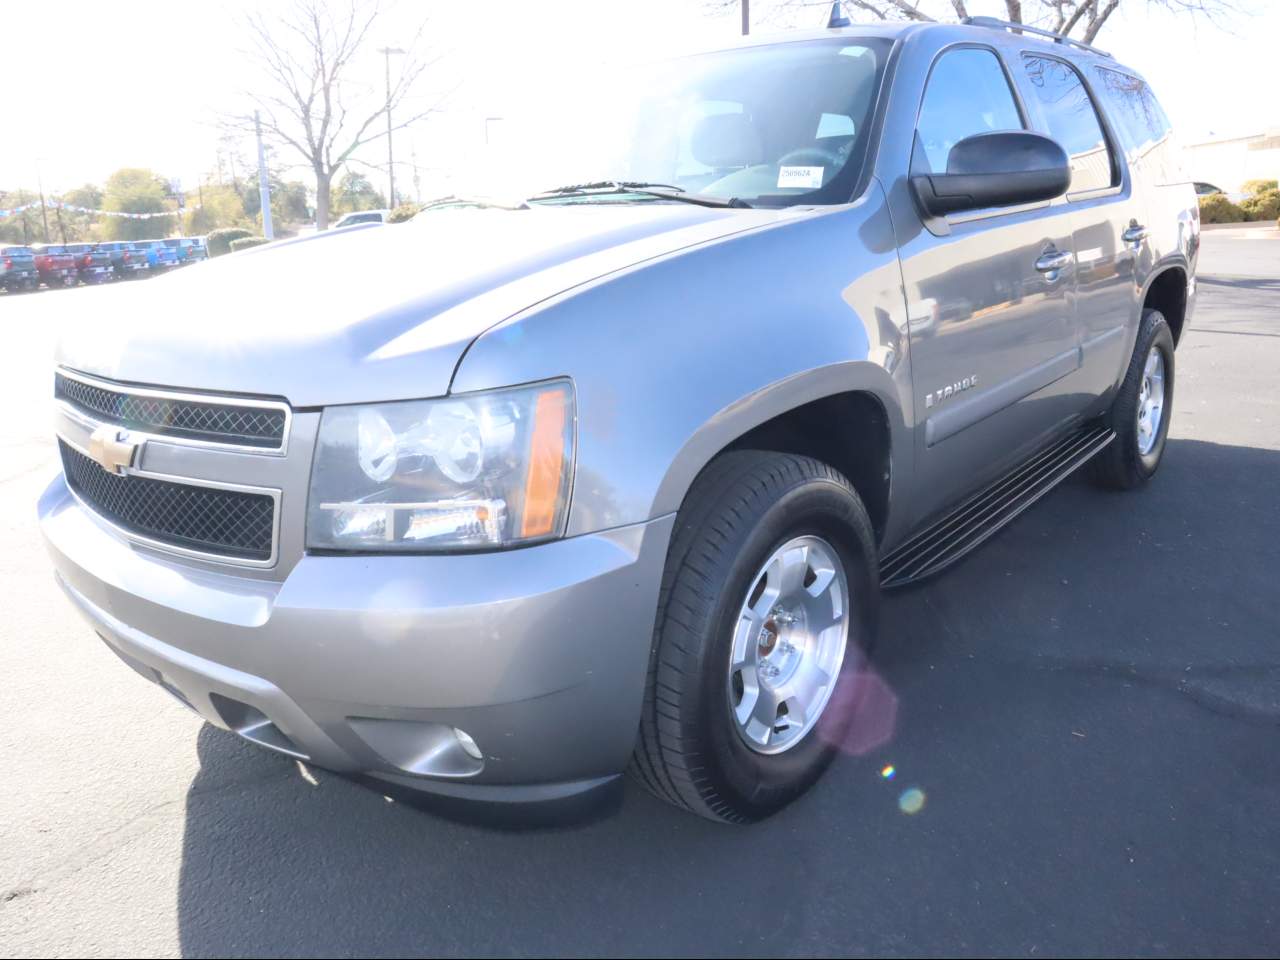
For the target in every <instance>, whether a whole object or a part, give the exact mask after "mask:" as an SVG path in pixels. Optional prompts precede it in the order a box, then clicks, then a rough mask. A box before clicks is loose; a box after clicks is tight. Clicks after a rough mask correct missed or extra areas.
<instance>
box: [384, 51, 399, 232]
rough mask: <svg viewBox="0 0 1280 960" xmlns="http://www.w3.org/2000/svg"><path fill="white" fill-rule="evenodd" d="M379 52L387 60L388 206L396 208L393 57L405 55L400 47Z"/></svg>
mask: <svg viewBox="0 0 1280 960" xmlns="http://www.w3.org/2000/svg"><path fill="white" fill-rule="evenodd" d="M378 52H379V53H380V54H382V55H383V56H384V57H386V60H387V206H389V207H390V208H391V209H392V210H394V209H395V207H396V168H395V160H394V159H393V158H392V155H391V55H392V54H393V53H394V54H403V53H404V51H403V50H401V49H400V48H399V47H381V48H379V50H378Z"/></svg>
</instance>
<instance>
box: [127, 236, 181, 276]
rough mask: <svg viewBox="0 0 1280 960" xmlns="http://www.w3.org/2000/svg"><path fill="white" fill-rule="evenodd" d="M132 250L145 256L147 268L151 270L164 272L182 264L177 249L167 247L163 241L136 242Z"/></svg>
mask: <svg viewBox="0 0 1280 960" xmlns="http://www.w3.org/2000/svg"><path fill="white" fill-rule="evenodd" d="M134 248H135V249H138V250H141V251H142V252H143V253H144V254H146V257H147V266H149V267H150V268H151V269H152V270H166V269H168V268H170V267H176V266H178V265H179V264H180V263H181V262H182V261H181V260H179V259H178V249H177V247H170V246H167V245H166V244H165V242H164V241H163V240H137V241H135V242H134Z"/></svg>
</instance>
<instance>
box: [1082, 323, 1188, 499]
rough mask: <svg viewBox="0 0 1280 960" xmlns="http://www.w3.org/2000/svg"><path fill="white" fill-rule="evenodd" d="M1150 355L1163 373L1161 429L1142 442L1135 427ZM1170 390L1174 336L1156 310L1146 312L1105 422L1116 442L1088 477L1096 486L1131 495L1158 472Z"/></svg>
mask: <svg viewBox="0 0 1280 960" xmlns="http://www.w3.org/2000/svg"><path fill="white" fill-rule="evenodd" d="M1153 351H1155V352H1156V353H1158V354H1159V357H1160V365H1161V366H1162V368H1163V370H1162V372H1163V377H1162V382H1161V384H1160V385H1159V389H1161V390H1162V399H1161V405H1160V413H1159V425H1158V427H1157V429H1155V430H1154V431H1153V432H1152V434H1151V435H1150V436H1149V438H1148V437H1144V434H1143V430H1142V428H1141V426H1140V423H1139V408H1140V406H1141V405H1142V397H1143V386H1144V382H1145V381H1147V365H1148V360H1149V358H1150V357H1151V355H1152V352H1153ZM1173 384H1174V351H1173V334H1172V332H1171V331H1170V330H1169V324H1168V323H1166V322H1165V319H1164V315H1163V314H1162V313H1161V312H1160V311H1159V310H1144V311H1143V313H1142V325H1141V326H1140V327H1139V329H1138V339H1137V342H1136V343H1135V344H1134V347H1133V356H1132V357H1131V358H1130V360H1129V368H1128V370H1126V371H1125V376H1124V380H1123V382H1122V383H1121V384H1120V390H1119V391H1118V392H1117V393H1116V397H1115V400H1113V401H1112V403H1111V408H1110V409H1109V410H1108V411H1107V413H1106V415H1105V417H1104V421H1105V422H1106V424H1107V426H1109V427H1110V428H1111V429H1112V430H1113V431H1114V432H1115V435H1116V438H1115V440H1113V441H1112V442H1111V443H1110V444H1108V445H1107V446H1106V448H1104V449H1103V450H1102V452H1101V453H1099V454H1098V455H1097V456H1096V457H1094V459H1093V461H1092V463H1091V464H1090V475H1091V478H1092V479H1093V481H1094V482H1095V483H1096V484H1098V485H1099V486H1101V487H1104V488H1106V489H1108V490H1135V489H1137V488H1138V487H1141V486H1143V485H1145V484H1146V482H1147V481H1148V480H1150V479H1151V478H1152V476H1154V475H1155V472H1156V470H1158V469H1159V468H1160V461H1161V459H1162V458H1163V456H1164V448H1165V441H1166V440H1167V439H1168V436H1169V420H1170V418H1171V417H1172V415H1173ZM1147 444H1149V446H1147ZM1144 446H1146V449H1145V450H1144Z"/></svg>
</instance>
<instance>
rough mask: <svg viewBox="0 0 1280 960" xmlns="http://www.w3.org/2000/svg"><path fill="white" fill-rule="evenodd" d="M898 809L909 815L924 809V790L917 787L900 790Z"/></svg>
mask: <svg viewBox="0 0 1280 960" xmlns="http://www.w3.org/2000/svg"><path fill="white" fill-rule="evenodd" d="M898 809H899V810H901V811H902V812H903V813H905V814H907V815H908V816H910V815H911V814H914V813H919V812H920V811H921V810H923V809H924V791H923V790H921V789H920V788H919V787H911V788H909V789H907V790H903V791H902V796H900V797H899V798H898Z"/></svg>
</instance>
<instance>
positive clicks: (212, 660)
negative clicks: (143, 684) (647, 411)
mask: <svg viewBox="0 0 1280 960" xmlns="http://www.w3.org/2000/svg"><path fill="white" fill-rule="evenodd" d="M39 515H40V525H41V529H42V532H43V534H44V538H45V542H46V545H47V547H48V549H49V553H50V555H51V556H52V558H53V562H54V566H55V569H56V574H57V579H58V581H59V583H60V584H61V585H62V587H63V588H64V589H65V591H66V592H67V594H68V596H69V597H70V598H71V600H72V602H73V603H74V604H75V606H76V607H77V609H78V610H79V611H80V612H81V613H82V614H83V615H84V616H85V618H86V619H87V620H88V621H89V623H90V624H91V625H92V627H93V628H94V630H95V631H96V632H97V633H98V634H99V636H101V637H102V639H103V640H105V641H106V643H107V644H108V646H110V647H111V649H112V650H113V651H115V652H116V653H117V654H118V655H120V657H121V658H122V659H124V660H125V662H126V663H128V664H129V665H130V666H132V667H133V668H134V669H135V670H137V671H138V672H139V673H140V674H142V675H143V676H144V677H146V678H147V679H149V680H151V681H153V682H155V683H158V684H159V685H161V686H163V687H165V688H166V689H167V690H169V692H170V693H172V694H174V695H175V696H177V697H178V698H179V699H180V700H181V701H183V702H184V703H186V704H187V706H189V707H191V709H193V710H194V711H195V712H197V713H198V714H200V715H201V716H202V717H204V718H205V719H206V720H208V721H209V722H211V723H214V724H216V725H218V726H220V727H224V728H227V729H231V730H234V731H235V732H237V733H239V734H240V735H241V736H243V737H245V738H246V739H249V740H253V741H254V742H257V743H259V744H261V745H263V746H266V747H269V748H271V749H275V750H278V751H280V752H283V753H286V754H289V755H292V756H297V757H300V758H305V759H307V760H309V761H311V762H314V763H315V764H316V765H318V766H322V767H327V768H330V769H334V770H340V771H349V772H359V773H366V774H370V775H373V776H376V777H380V778H383V779H386V780H390V781H394V782H397V783H400V784H403V785H408V786H412V787H416V788H419V789H424V790H428V791H433V792H438V793H445V794H450V795H454V796H463V797H470V798H476V799H482V798H490V799H497V800H520V799H530V800H533V799H550V798H554V797H557V796H563V795H567V794H571V793H575V792H578V791H580V790H585V789H590V788H591V787H594V786H596V785H597V784H598V783H600V782H601V781H602V780H603V779H607V778H609V777H612V776H614V775H616V774H618V773H620V772H621V771H622V770H623V769H624V767H625V766H626V763H627V760H628V757H629V756H630V753H631V749H632V746H633V744H634V741H635V735H636V728H637V724H638V722H639V716H640V706H641V699H642V696H643V686H644V679H645V674H646V670H647V666H648V657H649V648H650V642H651V636H652V632H653V621H654V615H655V610H656V606H657V597H658V586H659V581H660V579H661V575H662V567H663V563H664V561H665V557H666V550H667V544H668V540H669V537H670V532H671V526H672V523H673V518H672V517H671V516H667V517H663V518H659V519H657V520H653V521H650V522H648V523H643V524H637V525H634V526H628V527H621V528H617V529H614V530H610V531H605V532H602V533H598V534H594V535H589V536H582V537H575V538H571V539H568V540H562V541H557V542H554V543H548V544H543V545H540V546H536V547H529V548H525V549H521V550H511V551H505V552H498V553H486V554H472V555H455V556H416V557H415V556H388V555H378V556H313V555H306V556H304V557H302V558H301V560H299V562H298V563H297V564H295V565H294V567H293V568H292V570H291V571H289V573H288V576H287V577H286V578H285V579H284V580H283V581H279V580H270V579H263V578H260V577H250V576H244V575H242V574H237V573H232V572H228V573H211V572H209V570H208V569H207V567H201V568H196V567H193V566H190V565H187V564H184V563H183V562H182V561H181V560H180V559H178V558H175V557H170V556H166V555H164V554H161V553H158V552H154V551H152V550H150V549H148V548H146V547H143V546H139V545H136V544H131V543H129V542H128V541H126V540H124V539H122V537H121V536H120V535H119V534H117V533H115V532H113V531H111V530H110V529H108V528H107V527H105V526H104V525H103V524H102V523H101V521H99V520H98V519H97V518H96V517H95V516H94V515H93V514H92V513H91V512H89V511H88V510H86V509H85V508H84V507H83V506H81V505H80V504H79V502H78V501H76V500H75V498H74V497H72V495H71V493H70V491H69V490H68V489H67V487H66V484H65V483H64V481H63V478H62V476H61V475H59V476H58V477H57V478H55V479H54V481H53V482H52V483H51V484H50V485H49V487H48V488H47V489H46V491H45V492H44V494H43V496H42V497H41V499H40V503H39ZM454 729H460V730H463V731H465V732H466V733H467V734H468V735H469V736H470V737H471V738H472V739H473V740H474V742H475V744H476V745H477V746H478V747H479V752H480V753H481V755H482V759H481V760H478V761H477V760H475V759H474V758H472V760H471V761H470V763H469V764H468V762H467V761H466V760H465V759H464V757H463V755H462V754H460V753H459V751H458V743H459V742H460V741H458V740H457V739H456V736H455V735H454V734H453V730H454Z"/></svg>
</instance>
